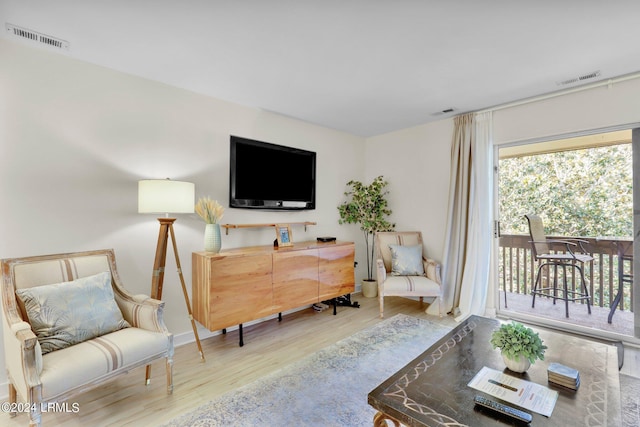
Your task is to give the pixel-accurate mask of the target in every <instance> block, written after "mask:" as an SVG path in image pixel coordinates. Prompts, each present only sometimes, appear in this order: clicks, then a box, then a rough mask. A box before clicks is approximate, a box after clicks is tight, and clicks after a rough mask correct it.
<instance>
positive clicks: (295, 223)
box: [220, 221, 316, 235]
mask: <svg viewBox="0 0 640 427" xmlns="http://www.w3.org/2000/svg"><path fill="white" fill-rule="evenodd" d="M277 224H289V225H304V231H307V226H308V225H316V223H315V222H310V221H305V222H274V223H269V224H222V225H221V226H220V227H222V228H224V229H225V230H226V233H227V235H228V234H229V229H230V228H260V227H275V226H276V225H277Z"/></svg>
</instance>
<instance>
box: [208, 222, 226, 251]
mask: <svg viewBox="0 0 640 427" xmlns="http://www.w3.org/2000/svg"><path fill="white" fill-rule="evenodd" d="M221 246H222V239H221V237H220V224H207V225H206V227H205V229H204V250H205V252H213V253H218V252H220V247H221Z"/></svg>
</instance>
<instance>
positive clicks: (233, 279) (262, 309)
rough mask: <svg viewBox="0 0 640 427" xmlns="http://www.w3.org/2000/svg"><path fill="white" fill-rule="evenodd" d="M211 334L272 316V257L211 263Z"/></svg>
mask: <svg viewBox="0 0 640 427" xmlns="http://www.w3.org/2000/svg"><path fill="white" fill-rule="evenodd" d="M209 265H210V268H211V271H210V281H209V295H210V298H209V319H210V320H211V324H210V325H207V326H208V327H209V329H210V330H212V331H215V330H218V329H223V328H227V327H229V326H234V325H238V324H240V323H245V322H248V321H250V320H254V319H259V318H261V317H265V316H269V315H270V314H272V312H273V311H272V305H273V300H272V286H271V255H268V254H267V255H255V256H239V257H229V258H221V259H211V262H210V264H209Z"/></svg>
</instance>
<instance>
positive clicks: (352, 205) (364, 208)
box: [338, 176, 395, 298]
mask: <svg viewBox="0 0 640 427" xmlns="http://www.w3.org/2000/svg"><path fill="white" fill-rule="evenodd" d="M387 184H388V182H387V181H385V180H384V178H383V177H382V176H379V177H377V178H375V179H374V180H373V182H372V183H371V184H369V185H365V184H363V183H362V182H360V181H354V180H351V181H349V182H347V186H348V187H349V190H348V191H346V192H345V193H344V195H345V196H347V201H345V202H344V203H342V204H341V205H340V206H338V212H340V219H339V220H338V223H339V224H345V223H347V224H360V230H362V231H363V232H364V241H365V248H366V251H367V278H366V279H365V280H363V281H362V295H363V296H365V297H367V298H373V297H375V296H377V294H378V286H377V282H376V280H374V278H373V266H374V262H373V261H374V250H375V245H374V239H375V233H376V232H377V231H391V230H393V229H394V228H395V224H392V223H390V222H389V221H388V220H387V218H386V217H387V216H388V215H391V209H389V207H388V205H389V204H388V202H387V199H386V195H387V194H388V193H389V191H388V190H386V186H387Z"/></svg>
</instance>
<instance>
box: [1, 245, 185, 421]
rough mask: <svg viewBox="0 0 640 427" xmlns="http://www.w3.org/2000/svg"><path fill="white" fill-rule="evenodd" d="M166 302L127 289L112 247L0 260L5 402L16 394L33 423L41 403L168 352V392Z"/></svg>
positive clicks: (170, 353)
mask: <svg viewBox="0 0 640 427" xmlns="http://www.w3.org/2000/svg"><path fill="white" fill-rule="evenodd" d="M163 307H164V303H163V302H161V301H157V300H153V299H150V298H147V297H145V296H133V295H130V294H129V293H127V291H125V290H124V288H123V287H122V285H121V283H120V278H119V276H118V272H117V270H116V264H115V255H114V253H113V250H110V249H108V250H97V251H89V252H78V253H69V254H58V255H44V256H36V257H29V258H14V259H5V260H2V314H3V315H2V326H3V328H4V330H3V335H4V352H5V359H6V368H7V375H8V378H9V402H10V403H15V402H16V399H17V395H20V397H21V398H22V399H23V400H24V402H26V403H29V404H30V408H31V411H30V413H29V417H30V422H29V425H30V426H37V425H40V424H41V408H42V407H43V405H46V404H47V403H50V402H63V401H65V400H67V399H69V397H71V396H73V395H74V394H77V393H79V392H82V391H85V390H87V389H89V388H93V387H95V386H97V385H99V384H101V383H103V382H105V381H107V380H109V379H111V378H113V377H115V376H116V375H118V374H121V373H126V372H127V371H129V370H130V369H133V368H136V367H139V366H144V365H148V364H149V363H150V362H151V361H153V360H155V359H158V358H166V374H167V391H168V392H169V393H171V392H172V391H173V379H172V376H173V335H172V334H171V333H170V332H169V331H168V330H167V328H166V327H165V325H164V321H163V318H162V313H163ZM146 382H147V384H148V383H149V370H147V378H146ZM11 415H12V416H15V415H16V414H15V413H12V414H11Z"/></svg>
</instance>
